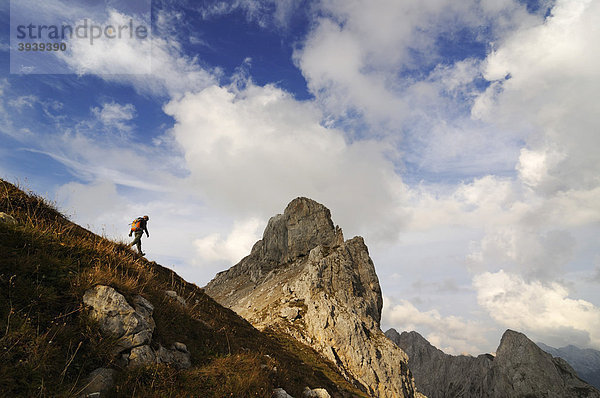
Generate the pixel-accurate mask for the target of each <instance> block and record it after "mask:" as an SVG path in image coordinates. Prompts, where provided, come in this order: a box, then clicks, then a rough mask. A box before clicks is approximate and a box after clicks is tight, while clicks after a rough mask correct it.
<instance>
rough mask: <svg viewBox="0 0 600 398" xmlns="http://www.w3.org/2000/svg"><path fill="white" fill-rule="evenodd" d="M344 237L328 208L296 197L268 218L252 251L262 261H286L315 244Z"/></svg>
mask: <svg viewBox="0 0 600 398" xmlns="http://www.w3.org/2000/svg"><path fill="white" fill-rule="evenodd" d="M343 240H344V238H343V235H342V231H341V229H339V227H335V226H334V224H333V221H332V220H331V212H330V211H329V209H327V208H326V207H325V206H323V205H322V204H320V203H318V202H316V201H314V200H312V199H309V198H304V197H299V198H296V199H294V200H292V201H291V202H290V203H289V204H288V205H287V207H286V208H285V211H284V212H283V214H278V215H276V216H274V217H271V219H270V220H269V223H268V224H267V227H266V228H265V231H264V234H263V238H262V240H261V241H259V242H257V244H256V245H255V246H254V248H253V250H252V254H254V255H256V256H258V257H260V260H261V261H265V262H269V263H285V262H288V261H291V260H294V259H296V258H298V257H302V256H306V255H308V253H309V252H310V250H312V249H313V248H314V247H316V246H318V245H323V246H334V245H335V244H336V243H338V244H339V243H341V242H343Z"/></svg>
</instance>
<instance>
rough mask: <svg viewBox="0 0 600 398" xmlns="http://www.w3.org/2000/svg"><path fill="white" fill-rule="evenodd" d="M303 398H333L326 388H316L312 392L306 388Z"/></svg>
mask: <svg viewBox="0 0 600 398" xmlns="http://www.w3.org/2000/svg"><path fill="white" fill-rule="evenodd" d="M302 398H331V395H329V393H328V392H327V390H325V389H324V388H315V389H313V390H311V389H310V388H308V387H304V391H303V392H302Z"/></svg>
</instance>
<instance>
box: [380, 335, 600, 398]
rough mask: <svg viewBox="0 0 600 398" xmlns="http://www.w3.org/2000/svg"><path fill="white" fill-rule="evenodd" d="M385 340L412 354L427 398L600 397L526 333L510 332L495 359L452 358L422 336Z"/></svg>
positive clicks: (413, 369)
mask: <svg viewBox="0 0 600 398" xmlns="http://www.w3.org/2000/svg"><path fill="white" fill-rule="evenodd" d="M385 334H386V336H387V337H388V338H389V339H390V340H392V341H393V342H394V343H396V344H397V345H398V346H399V347H400V348H402V350H404V351H405V352H406V354H408V358H409V359H408V366H409V368H410V370H411V372H412V374H413V376H414V378H415V385H416V387H417V388H418V389H419V391H421V392H423V393H424V394H425V395H426V396H427V397H428V398H525V397H526V398H537V397H539V398H542V397H543V398H583V397H588V398H598V397H600V391H598V390H597V389H596V388H594V387H593V386H591V385H589V384H587V383H585V382H584V381H583V380H581V379H580V378H579V377H578V376H577V374H576V373H575V371H574V370H573V368H572V367H571V366H570V365H569V364H568V363H567V362H566V361H565V360H563V359H561V358H553V357H552V355H550V354H548V353H546V352H544V351H542V349H540V348H539V347H538V346H537V345H536V344H535V343H534V342H533V341H531V340H530V339H528V338H527V336H525V335H524V334H523V333H519V332H515V331H512V330H507V331H506V332H505V333H504V335H503V336H502V340H501V342H500V345H499V346H498V349H497V350H496V355H495V356H493V355H490V354H482V355H479V356H478V357H472V356H465V355H460V356H453V355H448V354H445V353H444V352H442V351H441V350H439V349H437V348H436V347H434V346H432V345H431V344H430V343H429V342H428V341H427V340H426V339H425V338H424V337H423V336H421V335H420V334H419V333H417V332H402V334H399V333H398V332H397V331H396V330H394V329H390V330H388V331H387V332H386V333H385Z"/></svg>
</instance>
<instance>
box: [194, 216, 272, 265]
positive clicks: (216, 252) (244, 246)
mask: <svg viewBox="0 0 600 398" xmlns="http://www.w3.org/2000/svg"><path fill="white" fill-rule="evenodd" d="M261 226H262V227H264V225H263V222H262V221H261V220H258V219H256V218H251V219H249V220H246V221H243V222H236V223H235V224H234V226H233V229H232V230H231V233H230V234H229V235H228V236H227V237H226V238H225V239H223V238H222V237H221V234H219V233H212V234H210V235H208V236H205V237H203V238H200V239H196V240H195V241H194V246H195V247H196V251H197V253H198V254H199V256H200V258H202V259H205V260H208V261H217V260H227V261H228V262H229V263H230V264H231V265H233V264H236V263H237V262H239V261H240V260H241V259H242V258H243V257H245V256H247V255H248V254H250V248H252V245H253V244H254V243H255V242H256V241H257V240H259V239H260V232H262V231H259V227H261Z"/></svg>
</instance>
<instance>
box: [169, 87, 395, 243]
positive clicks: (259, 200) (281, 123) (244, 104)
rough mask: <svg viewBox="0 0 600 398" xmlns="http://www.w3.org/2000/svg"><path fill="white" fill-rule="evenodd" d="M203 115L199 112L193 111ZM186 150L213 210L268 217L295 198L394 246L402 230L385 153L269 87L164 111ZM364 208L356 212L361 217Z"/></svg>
mask: <svg viewBox="0 0 600 398" xmlns="http://www.w3.org/2000/svg"><path fill="white" fill-rule="evenodd" d="M198 110H202V111H200V112H199V111H198ZM165 112H166V113H167V114H169V115H172V116H173V117H174V118H175V120H176V124H175V127H174V128H173V131H172V134H173V137H174V138H175V140H176V141H177V143H178V144H179V145H180V146H181V148H182V150H183V151H184V154H185V155H184V156H185V160H186V164H187V167H188V168H189V170H190V176H189V183H190V186H193V187H197V188H196V189H197V190H198V191H199V192H202V194H203V197H204V198H205V200H207V203H209V204H210V205H211V206H215V207H216V208H226V209H227V210H228V211H230V212H232V213H235V214H238V215H240V216H243V217H246V216H258V217H260V218H265V217H269V216H271V215H273V214H274V212H278V211H281V210H283V208H284V207H285V204H286V203H288V202H289V201H290V200H292V199H293V198H295V197H297V196H309V197H311V198H313V199H315V200H317V201H320V202H321V203H323V204H325V205H326V206H328V207H329V208H331V209H335V211H334V214H333V218H334V220H335V221H336V222H337V223H340V224H342V225H344V226H345V228H346V229H347V232H350V233H351V234H355V233H357V232H362V231H369V235H370V236H371V237H372V239H381V238H385V237H386V236H387V238H388V239H389V238H390V237H391V238H392V239H393V237H394V236H395V233H397V231H398V227H399V225H401V223H402V219H401V213H399V211H398V207H397V201H398V200H399V198H401V197H402V195H403V189H404V185H403V184H402V180H401V179H400V178H399V177H398V176H397V175H396V174H395V173H394V170H393V164H392V163H391V162H390V161H389V160H387V159H386V157H385V151H386V149H387V147H386V145H385V144H383V143H379V142H375V141H355V142H354V143H351V144H349V143H347V142H346V141H345V139H344V136H343V134H342V133H341V132H340V131H338V130H334V129H328V128H325V127H323V126H322V125H321V124H320V121H321V119H322V115H321V113H320V112H319V110H318V108H317V107H315V106H314V104H312V103H309V102H299V101H296V100H295V99H293V98H292V96H291V95H289V94H288V93H286V92H284V91H282V90H280V89H278V88H276V87H273V86H269V85H268V86H265V87H258V86H255V85H253V84H251V83H248V85H247V87H246V88H245V89H244V90H243V91H241V92H236V90H234V89H233V88H229V89H228V88H225V87H216V86H213V87H210V88H207V89H205V90H203V91H201V92H198V93H196V94H191V93H188V94H186V96H184V97H183V98H182V99H181V100H173V101H171V102H170V103H169V104H167V105H166V106H165ZM357 209H360V212H357Z"/></svg>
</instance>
